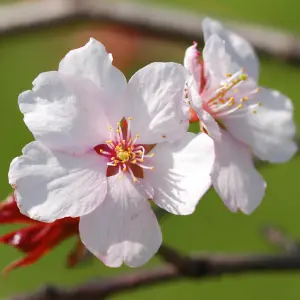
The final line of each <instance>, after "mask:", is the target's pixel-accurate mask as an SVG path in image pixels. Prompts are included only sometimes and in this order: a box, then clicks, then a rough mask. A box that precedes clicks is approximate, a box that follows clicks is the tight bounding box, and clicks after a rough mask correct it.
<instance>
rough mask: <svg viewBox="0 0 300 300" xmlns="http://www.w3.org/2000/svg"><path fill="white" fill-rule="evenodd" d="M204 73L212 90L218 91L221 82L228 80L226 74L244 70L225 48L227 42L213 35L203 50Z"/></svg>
mask: <svg viewBox="0 0 300 300" xmlns="http://www.w3.org/2000/svg"><path fill="white" fill-rule="evenodd" d="M203 61H204V72H205V74H206V76H207V84H209V86H210V89H212V90H214V89H218V88H219V87H220V82H221V81H223V80H225V79H226V74H227V73H231V74H235V73H236V72H238V71H240V70H241V69H242V67H241V66H239V65H238V64H237V63H236V62H235V61H234V60H233V57H231V56H230V54H229V52H227V49H226V47H225V42H224V41H222V39H221V38H220V37H219V36H218V35H216V34H213V35H212V36H211V37H210V38H209V39H208V40H207V41H206V44H205V47H204V49H203Z"/></svg>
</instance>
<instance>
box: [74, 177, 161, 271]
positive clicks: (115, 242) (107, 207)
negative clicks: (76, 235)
mask: <svg viewBox="0 0 300 300" xmlns="http://www.w3.org/2000/svg"><path fill="white" fill-rule="evenodd" d="M79 232H80V237H81V239H82V241H83V243H84V244H85V246H86V247H87V248H88V249H89V250H90V251H91V252H92V253H93V254H94V255H96V256H97V257H98V258H99V259H101V260H102V261H103V263H104V264H105V265H107V266H109V267H119V266H120V265H122V263H123V261H124V262H125V264H127V265H128V266H131V267H138V266H141V265H143V264H145V263H146V262H147V261H148V260H149V259H150V258H151V257H152V256H153V255H154V254H155V253H156V251H157V250H158V248H159V247H160V245H161V242H162V236H161V232H160V228H159V225H158V222H157V220H156V217H155V215H154V213H153V212H152V210H151V208H150V204H149V202H148V200H147V199H146V198H145V197H144V196H143V195H141V194H140V193H139V192H138V190H137V189H136V188H135V186H134V183H133V181H132V180H131V178H129V177H128V176H127V175H122V174H118V175H116V176H112V177H109V178H108V193H107V197H106V199H105V201H104V202H103V203H102V204H101V205H100V206H99V207H98V208H97V209H96V210H94V211H93V212H92V213H91V214H89V215H86V216H84V217H81V218H80V223H79Z"/></svg>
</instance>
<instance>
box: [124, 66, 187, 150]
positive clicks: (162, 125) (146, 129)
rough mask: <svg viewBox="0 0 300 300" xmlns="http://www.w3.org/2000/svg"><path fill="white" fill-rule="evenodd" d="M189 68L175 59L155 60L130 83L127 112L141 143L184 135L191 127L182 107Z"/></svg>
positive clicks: (134, 76) (177, 137) (137, 73)
mask: <svg viewBox="0 0 300 300" xmlns="http://www.w3.org/2000/svg"><path fill="white" fill-rule="evenodd" d="M187 80H188V72H187V70H186V69H185V68H184V67H183V66H182V65H179V64H176V63H152V64H150V65H148V66H146V67H144V68H143V69H141V70H139V71H138V72H136V73H135V74H134V75H133V76H132V78H131V79H130V81H129V83H128V90H127V100H126V102H127V104H126V106H127V116H128V117H132V127H131V128H132V133H133V135H135V134H140V139H139V143H142V144H143V143H144V144H156V143H160V142H163V141H166V140H169V141H173V140H176V139H179V138H181V137H182V136H183V135H184V134H185V132H186V131H187V128H188V125H189V123H188V120H187V119H186V117H185V116H184V113H183V110H182V102H183V99H184V98H183V96H184V93H183V91H184V87H185V83H186V81H187Z"/></svg>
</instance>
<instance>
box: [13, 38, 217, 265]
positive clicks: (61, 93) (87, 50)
mask: <svg viewBox="0 0 300 300" xmlns="http://www.w3.org/2000/svg"><path fill="white" fill-rule="evenodd" d="M188 79H189V76H188V72H187V71H186V69H185V68H184V67H183V66H182V65H180V64H175V63H152V64H150V65H148V66H146V67H144V68H142V69H141V70H139V71H138V72H137V73H135V74H134V75H133V76H132V78H131V79H130V81H129V82H128V84H127V81H126V79H125V76H124V75H123V74H122V73H121V72H120V71H119V70H118V69H117V68H115V67H114V66H113V65H112V56H111V54H107V52H106V51H105V48H104V46H103V45H102V44H101V43H99V42H98V41H96V40H94V39H90V41H89V42H88V43H87V44H86V45H85V46H84V47H82V48H79V49H76V50H72V51H70V52H69V53H68V54H67V55H66V57H65V58H64V59H63V60H62V61H61V62H60V65H59V70H58V71H57V72H54V71H53V72H47V73H42V74H40V75H39V76H38V77H37V78H36V79H35V81H34V82H33V90H32V91H26V92H24V93H22V94H21V95H20V96H19V106H20V110H21V112H22V113H23V114H24V121H25V123H26V125H27V127H28V128H29V129H30V131H31V132H32V133H33V135H34V137H35V139H36V141H34V142H32V143H30V144H28V145H27V146H25V148H24V149H23V155H22V156H20V157H17V158H15V159H14V160H13V161H12V163H11V166H10V170H9V182H10V184H11V185H12V186H13V187H14V188H15V195H16V201H17V203H18V206H19V208H20V210H21V212H22V213H24V214H26V215H28V216H29V217H30V218H33V219H36V220H40V221H44V222H53V221H54V220H56V219H61V218H65V217H80V224H79V231H80V237H81V239H82V241H83V243H84V244H85V245H86V247H87V248H88V249H89V250H90V251H91V252H92V253H93V254H95V255H96V256H97V257H98V258H99V259H101V260H102V261H103V262H104V264H106V265H108V266H111V267H118V266H120V265H121V264H122V262H123V261H124V262H125V263H126V264H127V265H129V266H132V267H134V266H140V265H142V264H144V263H146V262H147V261H148V260H149V259H150V258H151V257H152V256H153V254H154V253H155V252H156V251H157V250H158V248H159V246H160V244H161V241H162V236H161V232H160V228H159V224H158V222H157V220H156V217H155V215H154V213H153V212H152V210H151V203H150V201H149V200H151V201H153V202H154V203H156V204H157V205H158V206H160V207H162V208H164V209H165V210H167V211H169V212H171V213H173V214H181V215H187V214H191V213H192V212H193V211H194V209H195V206H196V205H197V202H198V200H199V199H200V198H201V197H202V195H203V194H204V193H205V192H206V191H207V189H208V188H209V187H210V185H211V178H210V173H211V169H212V166H213V161H214V150H213V141H212V139H211V138H210V137H209V136H208V135H206V134H200V135H194V134H192V133H187V132H186V131H187V127H188V120H186V118H185V117H184V115H183V112H182V109H181V105H180V101H182V99H183V96H184V88H185V84H186V82H187V81H188ZM199 149H200V151H201V155H199Z"/></svg>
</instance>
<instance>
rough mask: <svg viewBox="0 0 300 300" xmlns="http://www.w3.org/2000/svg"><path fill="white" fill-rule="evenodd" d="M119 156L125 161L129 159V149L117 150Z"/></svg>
mask: <svg viewBox="0 0 300 300" xmlns="http://www.w3.org/2000/svg"><path fill="white" fill-rule="evenodd" d="M117 157H118V158H119V159H120V160H121V161H123V162H125V161H128V160H129V159H130V153H129V152H128V151H124V150H121V151H118V152H117Z"/></svg>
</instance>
